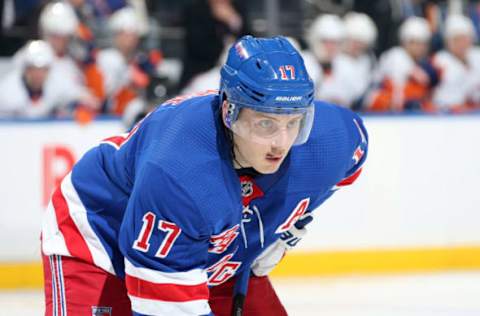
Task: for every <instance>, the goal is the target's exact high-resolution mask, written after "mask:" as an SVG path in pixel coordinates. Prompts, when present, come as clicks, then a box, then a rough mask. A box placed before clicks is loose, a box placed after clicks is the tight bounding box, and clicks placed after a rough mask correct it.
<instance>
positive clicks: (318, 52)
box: [303, 14, 345, 105]
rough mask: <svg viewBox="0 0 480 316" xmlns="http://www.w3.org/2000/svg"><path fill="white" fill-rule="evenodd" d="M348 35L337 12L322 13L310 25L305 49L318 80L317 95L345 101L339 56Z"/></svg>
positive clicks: (311, 72) (307, 63) (304, 54)
mask: <svg viewBox="0 0 480 316" xmlns="http://www.w3.org/2000/svg"><path fill="white" fill-rule="evenodd" d="M344 38H345V26H344V24H343V21H342V20H341V19H340V18H339V17H338V16H336V15H332V14H324V15H321V16H319V17H318V18H317V19H316V20H315V21H314V22H313V23H312V26H311V27H310V30H309V34H308V38H307V41H308V45H309V50H308V51H306V52H304V53H303V58H304V61H305V67H306V68H307V70H308V73H309V74H310V76H311V78H312V80H313V82H314V84H315V97H316V98H317V99H322V100H327V101H332V102H336V103H338V104H343V105H344V104H345V103H344V100H343V96H344V87H343V86H342V85H341V84H339V79H338V69H337V63H336V58H337V57H338V55H339V54H340V52H341V48H342V45H343V40H344ZM342 101H343V102H342Z"/></svg>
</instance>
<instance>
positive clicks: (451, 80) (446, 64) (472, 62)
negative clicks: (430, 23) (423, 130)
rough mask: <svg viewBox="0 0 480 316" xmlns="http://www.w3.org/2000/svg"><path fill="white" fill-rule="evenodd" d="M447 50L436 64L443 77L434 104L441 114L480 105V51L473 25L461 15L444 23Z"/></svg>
mask: <svg viewBox="0 0 480 316" xmlns="http://www.w3.org/2000/svg"><path fill="white" fill-rule="evenodd" d="M444 38H445V42H446V49H445V50H442V51H440V52H438V53H437V54H436V55H435V56H434V58H433V63H434V65H435V67H436V68H438V69H439V71H440V73H441V76H440V82H439V85H438V86H437V87H436V89H435V90H434V92H433V103H434V104H435V105H436V107H437V109H438V110H440V111H463V110H466V109H468V108H471V107H476V106H478V105H479V104H480V92H479V91H480V49H479V48H475V47H473V46H472V43H473V41H474V39H475V34H474V27H473V24H472V22H471V21H470V20H469V19H468V18H467V17H465V16H462V15H451V16H449V17H448V18H447V20H446V23H445V33H444Z"/></svg>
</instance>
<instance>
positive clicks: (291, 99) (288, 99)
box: [275, 96, 302, 102]
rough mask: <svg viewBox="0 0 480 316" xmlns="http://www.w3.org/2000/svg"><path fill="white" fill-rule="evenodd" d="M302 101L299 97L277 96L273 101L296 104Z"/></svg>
mask: <svg viewBox="0 0 480 316" xmlns="http://www.w3.org/2000/svg"><path fill="white" fill-rule="evenodd" d="M300 100H302V97H301V96H290V97H288V96H278V97H276V98H275V101H281V102H297V101H300Z"/></svg>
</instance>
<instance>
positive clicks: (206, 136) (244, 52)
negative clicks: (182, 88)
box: [42, 36, 367, 316]
mask: <svg viewBox="0 0 480 316" xmlns="http://www.w3.org/2000/svg"><path fill="white" fill-rule="evenodd" d="M221 78H222V79H221V86H220V91H219V93H218V92H209V93H208V92H207V93H204V94H203V95H201V96H186V97H178V98H175V99H172V100H170V101H167V102H166V103H165V104H164V105H163V106H160V107H159V108H157V109H156V110H155V111H153V112H152V113H150V114H149V115H148V116H147V117H146V118H145V119H144V120H143V121H142V122H140V123H139V124H138V125H137V126H136V127H135V128H133V129H132V131H131V132H130V133H129V134H124V135H119V136H115V137H111V138H108V139H105V140H104V141H103V142H101V144H100V145H98V146H97V147H95V148H93V149H92V150H90V151H89V152H87V153H86V154H85V155H84V157H83V158H82V159H81V160H80V161H79V162H78V163H77V164H76V165H75V167H74V168H73V170H72V172H71V173H70V174H68V175H67V176H66V177H65V179H64V180H63V182H62V184H61V186H60V187H59V188H58V189H57V190H56V192H55V193H54V194H53V197H52V202H51V203H50V205H49V207H48V209H47V212H46V216H45V220H44V224H43V230H42V251H43V254H44V257H43V259H44V271H45V294H46V315H52V314H55V315H57V314H58V315H63V314H66V313H67V312H68V314H69V315H85V314H94V315H96V314H99V313H104V314H111V315H115V316H117V315H131V314H132V313H133V315H166V314H170V315H207V314H211V313H212V312H213V313H214V314H215V315H228V314H229V313H230V306H231V303H232V299H231V297H232V292H234V290H233V287H234V285H233V282H234V280H235V279H241V278H246V279H250V282H249V285H248V293H247V297H246V301H245V309H244V311H245V315H286V311H285V309H284V308H283V306H282V304H281V303H280V301H279V300H278V298H277V296H276V294H275V291H274V290H273V288H272V286H271V284H270V282H269V280H268V277H267V276H260V277H258V276H254V275H251V274H250V269H251V266H252V264H253V262H254V261H255V259H256V258H258V257H259V255H260V254H262V253H263V255H262V258H265V259H268V257H269V256H268V253H267V252H265V250H268V249H272V247H276V245H278V243H279V238H280V236H282V235H285V234H288V233H290V234H296V233H297V232H296V231H295V229H296V228H295V223H297V222H298V221H299V220H302V218H304V217H305V216H306V215H308V214H309V213H310V212H311V211H312V210H313V209H315V208H317V207H318V206H319V205H320V204H322V202H323V201H325V200H326V199H327V198H328V197H330V196H331V195H332V194H333V192H334V191H335V190H336V189H338V188H339V187H341V186H344V185H348V184H351V183H352V182H353V181H355V179H356V178H357V177H358V175H359V174H360V172H361V166H362V164H363V162H364V160H365V157H366V150H367V136H366V131H365V129H364V127H363V125H362V122H361V119H360V118H359V117H358V116H357V115H355V114H354V113H352V112H350V111H349V110H346V109H342V108H340V107H337V106H334V105H330V104H326V103H322V102H318V103H314V102H313V93H314V89H313V83H312V81H311V79H310V77H309V76H308V73H307V71H306V70H305V66H304V63H303V60H302V58H301V57H300V55H299V53H298V51H297V50H296V49H295V48H293V46H292V45H291V44H290V43H289V42H288V41H287V40H286V39H285V38H283V37H275V38H270V39H260V38H254V37H250V36H248V37H244V38H242V39H241V40H240V41H238V42H237V43H235V44H234V45H233V46H232V47H231V48H230V51H229V54H228V58H227V61H226V63H225V65H224V66H223V68H222V71H221ZM314 117H315V120H314ZM258 263H259V261H258V260H257V261H256V263H255V265H258ZM254 270H256V269H254ZM257 271H259V270H257ZM264 271H265V270H264ZM237 284H240V286H237V289H235V292H239V293H245V292H246V288H242V287H246V282H243V281H242V282H237ZM209 287H210V292H209Z"/></svg>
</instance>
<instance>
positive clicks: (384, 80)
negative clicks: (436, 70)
mask: <svg viewBox="0 0 480 316" xmlns="http://www.w3.org/2000/svg"><path fill="white" fill-rule="evenodd" d="M399 38H400V42H401V46H396V47H393V48H391V49H389V50H387V51H386V52H384V53H383V54H382V55H381V56H380V60H379V63H378V65H377V68H376V70H375V73H374V78H373V80H374V84H375V86H374V87H372V89H371V91H370V92H369V93H368V96H367V97H366V99H365V103H366V107H367V108H368V109H369V110H374V111H391V110H393V111H402V110H404V109H405V108H407V107H408V105H409V104H410V103H411V102H415V103H418V104H421V103H422V102H423V101H424V98H425V96H426V95H427V94H428V89H429V86H430V85H431V84H432V81H433V80H432V79H430V71H429V70H427V68H428V67H427V66H426V64H425V63H427V64H428V62H427V56H428V48H429V43H430V38H431V32H430V28H429V25H428V23H427V21H426V20H425V19H424V18H420V17H410V18H408V19H407V20H406V21H405V22H403V24H402V25H401V27H400V30H399ZM419 106H420V105H419Z"/></svg>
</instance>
